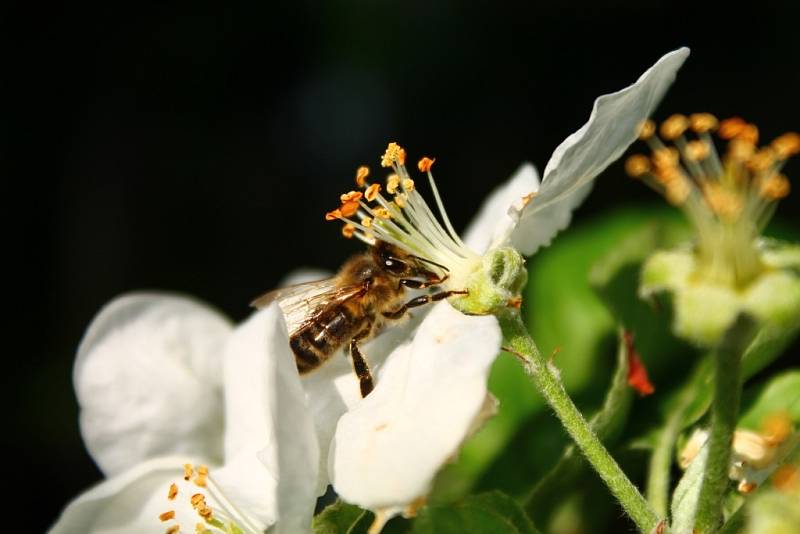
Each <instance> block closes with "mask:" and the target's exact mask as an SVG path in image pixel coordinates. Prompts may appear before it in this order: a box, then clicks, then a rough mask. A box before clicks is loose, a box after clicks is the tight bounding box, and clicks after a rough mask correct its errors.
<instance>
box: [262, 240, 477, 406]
mask: <svg viewBox="0 0 800 534" xmlns="http://www.w3.org/2000/svg"><path fill="white" fill-rule="evenodd" d="M432 269H436V270H439V271H441V273H442V274H437V273H436V272H434V270H432ZM448 276H449V271H448V270H447V268H446V267H444V266H442V265H439V264H437V263H434V262H432V261H430V260H426V259H424V258H420V257H418V256H414V255H412V254H409V253H407V252H404V251H403V250H401V249H400V248H398V247H396V246H394V245H391V244H389V243H387V242H385V241H377V242H376V243H375V245H374V246H372V247H370V250H369V251H367V252H365V253H362V254H358V255H356V256H353V257H352V258H350V259H349V260H347V261H346V262H345V263H344V265H342V267H341V269H339V272H338V273H337V274H336V275H335V276H333V277H332V278H327V279H325V280H318V281H315V282H308V283H305V284H298V285H295V286H290V287H286V288H282V289H277V290H275V291H271V292H269V293H266V294H264V295H262V296H261V297H259V298H257V299H255V300H254V301H253V302H252V303H251V305H252V306H254V307H256V308H263V307H265V306H267V305H268V304H270V303H272V302H276V301H277V303H278V305H279V306H280V308H281V310H282V311H283V314H284V316H285V317H286V324H287V327H288V330H289V345H290V346H291V349H292V352H293V353H294V356H295V361H296V363H297V370H298V371H299V372H300V374H301V375H302V374H305V373H308V372H310V371H313V370H314V369H316V368H318V367H319V366H320V365H322V364H323V363H324V362H325V361H326V360H328V359H329V358H330V357H331V356H333V355H334V354H335V353H336V352H337V351H338V350H339V349H341V348H342V347H344V346H345V345H347V348H348V350H349V352H350V356H351V358H352V363H353V370H354V371H355V373H356V375H357V376H358V380H359V386H360V389H361V396H362V397H366V396H367V395H368V394H369V393H370V392H371V391H372V389H373V387H374V381H373V378H372V373H371V372H370V368H369V364H368V363H367V361H366V359H365V358H364V355H363V354H362V353H361V351H360V350H359V347H358V344H359V343H360V342H363V341H365V340H367V339H369V338H370V337H371V336H373V335H374V334H375V333H376V332H377V331H378V330H379V329H380V327H381V326H382V325H383V324H384V323H385V322H386V321H387V320H396V319H400V318H402V317H403V316H404V315H405V313H406V311H407V310H408V309H409V308H414V307H417V306H422V305H424V304H427V303H429V302H435V301H439V300H442V299H445V298H447V297H450V296H451V295H457V294H465V293H466V292H465V291H440V292H437V293H433V294H425V295H421V296H418V297H414V298H412V299H410V300H408V301H407V302H405V301H404V296H405V290H406V289H426V288H430V287H435V286H438V285H439V284H442V283H443V282H444V281H445V280H447V278H448Z"/></svg>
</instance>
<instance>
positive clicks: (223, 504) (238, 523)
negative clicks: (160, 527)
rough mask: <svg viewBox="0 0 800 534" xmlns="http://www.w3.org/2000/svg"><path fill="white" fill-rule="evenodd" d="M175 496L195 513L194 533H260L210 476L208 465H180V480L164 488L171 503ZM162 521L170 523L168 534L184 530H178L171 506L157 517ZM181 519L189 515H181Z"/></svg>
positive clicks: (179, 528)
mask: <svg viewBox="0 0 800 534" xmlns="http://www.w3.org/2000/svg"><path fill="white" fill-rule="evenodd" d="M176 499H186V500H187V501H188V502H189V504H190V505H191V507H192V510H194V513H195V514H196V516H197V517H196V518H195V521H197V519H199V520H200V521H197V522H196V523H195V532H196V533H197V534H260V533H261V532H262V529H260V528H259V527H258V526H257V524H256V522H255V521H254V520H252V519H251V518H249V517H248V515H247V514H246V513H245V512H244V511H243V510H241V509H240V508H238V507H237V506H236V505H235V504H234V503H233V502H232V501H231V500H230V499H228V498H227V497H226V496H225V493H224V492H223V490H222V488H220V486H219V485H218V484H216V482H214V479H213V478H212V477H211V475H210V474H209V471H208V467H206V466H205V465H199V466H197V467H196V468H195V467H194V466H193V465H192V464H185V465H184V466H183V480H182V481H178V482H177V483H175V482H173V483H172V484H170V487H169V489H168V491H167V500H168V501H170V503H172V502H175V501H176ZM158 518H159V520H161V522H162V523H171V524H170V525H168V527H167V530H166V532H167V534H177V533H178V532H185V531H183V530H181V525H180V523H179V522H178V519H179V518H178V517H177V515H176V513H175V510H174V509H169V510H167V511H165V512H164V513H162V514H161V515H159V516H158ZM180 519H182V520H187V519H188V518H183V517H181V518H180Z"/></svg>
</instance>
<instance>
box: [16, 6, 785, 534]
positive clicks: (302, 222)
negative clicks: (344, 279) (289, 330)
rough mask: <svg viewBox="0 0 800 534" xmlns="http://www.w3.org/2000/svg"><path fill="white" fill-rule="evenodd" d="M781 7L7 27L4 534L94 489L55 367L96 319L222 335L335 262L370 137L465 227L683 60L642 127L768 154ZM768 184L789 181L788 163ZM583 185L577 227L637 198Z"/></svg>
mask: <svg viewBox="0 0 800 534" xmlns="http://www.w3.org/2000/svg"><path fill="white" fill-rule="evenodd" d="M791 3H792V2H786V3H784V4H781V3H772V2H758V3H754V4H753V5H752V6H751V7H750V8H749V9H748V10H746V11H745V10H743V8H733V7H728V8H726V9H724V10H713V11H712V10H708V11H704V10H703V9H701V8H698V7H696V6H695V7H690V6H674V5H671V6H669V7H667V5H666V4H667V3H666V2H665V3H663V5H662V3H659V2H653V3H649V4H641V3H635V4H633V6H635V7H630V6H626V5H624V3H620V2H613V3H612V5H613V7H608V8H601V7H600V4H593V5H592V6H591V7H584V6H581V5H577V4H573V3H571V2H562V3H556V2H553V3H548V5H546V6H545V7H542V6H537V5H535V4H532V3H531V4H527V3H525V4H522V3H521V4H507V3H500V4H496V3H494V2H471V3H469V5H466V3H462V2H455V1H452V2H430V3H429V2H413V1H405V2H368V1H359V2H287V3H272V4H267V3H258V5H253V6H241V5H235V4H227V3H226V5H225V6H223V5H221V4H222V3H218V4H219V5H216V6H212V7H202V6H199V5H198V4H197V3H192V4H191V5H189V4H187V5H185V6H162V7H159V8H155V9H143V8H142V7H141V6H135V7H130V8H125V7H121V6H119V5H116V6H115V7H104V8H100V9H97V8H94V7H93V8H91V9H90V8H88V7H74V6H69V7H64V6H62V7H54V6H48V7H46V8H45V6H44V5H43V4H42V5H38V4H30V3H28V4H26V5H25V6H24V7H20V6H18V7H11V8H10V9H8V8H7V9H5V10H4V15H3V18H4V26H5V29H4V30H3V34H4V35H6V36H8V37H11V40H10V41H9V43H10V44H9V45H6V47H5V50H4V52H5V53H6V54H7V60H6V61H4V64H5V65H4V66H5V69H4V71H5V72H4V75H3V76H2V78H3V80H4V81H3V84H4V85H5V87H6V89H10V93H8V95H9V96H7V97H6V98H5V99H4V101H3V102H4V106H3V109H4V113H3V116H4V119H5V120H3V121H2V122H3V123H4V125H5V126H6V127H7V130H6V131H5V132H3V134H2V135H3V138H2V143H3V150H2V152H3V153H4V159H5V160H6V162H7V163H8V164H9V166H8V171H7V172H6V173H4V174H5V176H4V178H5V184H6V191H7V194H8V196H7V197H6V205H7V206H8V207H10V209H7V210H6V215H7V219H8V222H7V223H6V228H7V233H8V235H9V237H10V242H11V247H10V248H11V251H10V252H9V253H8V254H7V256H6V264H7V265H9V266H10V267H11V269H12V273H13V274H11V275H8V279H7V282H6V283H7V287H8V288H9V289H10V290H11V291H10V292H11V295H10V298H9V301H10V302H14V303H16V304H15V305H13V306H10V308H11V310H10V311H11V312H12V314H13V316H14V318H15V321H14V322H12V323H11V324H12V327H11V328H9V329H8V331H7V337H8V338H9V339H11V340H12V341H13V343H11V344H10V345H9V348H7V349H6V350H7V352H6V353H5V355H4V361H5V362H7V364H6V367H5V372H4V373H3V379H4V382H5V384H4V391H5V392H6V394H7V395H9V396H10V399H9V401H8V403H7V405H6V406H7V409H6V419H9V420H10V421H8V422H9V423H10V425H6V426H5V428H6V431H5V432H4V433H3V440H4V442H5V443H4V448H6V449H7V454H6V455H5V459H6V464H7V466H8V465H10V467H11V471H10V474H11V477H8V476H6V477H5V478H6V484H11V485H10V486H9V487H13V488H14V491H15V492H17V493H18V494H19V495H21V496H23V497H22V500H23V501H27V502H26V504H28V505H30V506H35V512H34V513H32V514H27V515H26V516H25V519H24V522H25V530H27V529H28V528H30V529H31V531H34V532H35V531H40V530H42V529H44V528H45V527H46V526H47V525H48V524H50V523H51V522H52V521H53V520H54V518H55V517H56V515H57V513H58V511H59V510H60V508H61V507H62V506H63V505H64V503H65V502H67V501H68V500H69V499H70V498H71V497H73V496H74V495H76V494H77V493H78V492H79V491H81V490H82V489H84V488H86V487H87V486H89V485H90V484H92V483H93V482H95V481H97V480H99V478H100V473H99V472H98V471H97V469H96V468H95V467H94V465H93V463H92V461H91V459H90V458H89V456H88V455H87V454H86V452H85V451H84V448H83V445H82V443H81V441H80V436H79V433H78V426H77V406H76V404H75V399H74V395H73V392H72V386H71V381H70V379H71V376H70V373H71V364H72V359H73V357H74V353H75V349H76V347H77V345H78V342H79V341H80V338H81V335H82V333H83V330H84V328H85V327H86V326H87V325H88V323H89V322H90V320H91V318H92V316H93V314H94V313H95V312H96V311H97V310H98V309H99V308H100V307H101V306H102V305H103V304H104V303H105V302H107V301H108V300H109V299H111V298H113V297H114V296H115V295H118V294H120V293H123V292H126V291H130V290H134V289H143V288H153V289H169V290H172V291H180V292H185V293H189V294H192V295H196V296H197V297H199V298H201V299H203V300H206V301H208V302H210V303H212V304H214V305H216V306H217V307H219V308H220V309H222V310H223V311H224V312H226V313H227V314H229V315H230V316H231V317H232V318H233V319H235V320H239V319H241V318H243V317H245V316H246V314H247V313H248V308H247V303H248V302H249V301H250V299H251V298H252V297H253V296H255V295H257V294H259V293H260V292H262V291H263V290H266V289H269V288H270V287H273V286H275V284H276V283H277V282H278V281H279V280H280V278H281V277H282V276H283V275H284V274H285V273H286V272H287V271H289V270H290V269H292V268H294V267H297V266H300V265H309V266H320V267H325V268H328V269H334V268H335V267H336V266H337V265H338V264H340V263H341V262H342V260H343V259H344V258H346V257H347V256H348V255H350V254H352V253H353V252H354V251H355V250H358V249H359V244H358V243H357V242H347V241H345V240H343V239H342V238H341V237H340V235H339V225H338V224H332V223H327V224H326V223H325V221H324V220H323V217H322V216H323V214H324V212H325V211H327V210H329V209H332V208H333V207H336V204H337V198H338V194H339V193H340V192H343V191H346V190H348V189H350V188H351V187H352V176H353V173H354V170H355V168H356V167H357V166H358V165H360V164H364V163H366V164H370V165H371V166H372V168H373V170H377V168H378V158H379V156H380V154H381V153H382V151H383V149H384V147H385V145H386V143H387V141H391V140H396V141H400V142H401V143H403V144H404V145H405V146H406V147H407V149H408V151H409V153H410V155H411V158H412V160H413V161H416V159H417V158H418V157H420V156H422V155H423V154H425V155H431V156H436V157H437V162H436V166H435V167H434V171H435V174H436V177H437V181H438V182H439V188H440V190H441V192H442V194H443V196H444V198H445V202H446V204H447V207H448V210H449V211H450V214H451V217H452V219H453V220H454V224H455V226H456V227H457V228H463V227H464V225H465V224H466V223H467V222H468V221H469V219H470V217H471V215H472V214H473V213H474V212H475V210H476V209H477V207H478V206H479V205H480V203H481V201H482V199H483V198H484V197H485V195H486V194H487V193H488V192H489V191H490V190H492V189H493V188H494V187H495V186H497V185H498V184H500V183H501V182H502V181H503V180H504V179H505V178H507V177H508V176H509V175H510V174H511V173H512V172H513V171H514V170H515V169H516V167H517V166H518V165H519V164H520V163H521V162H522V161H524V160H530V161H533V162H534V163H535V164H536V166H537V167H538V168H539V170H540V171H541V170H542V169H543V168H544V165H545V164H546V162H547V160H548V158H549V156H550V154H551V152H552V150H553V149H554V148H555V147H556V146H557V145H558V144H559V143H560V142H561V141H562V140H563V139H564V137H566V136H567V135H568V134H569V133H571V132H572V131H574V130H575V129H577V128H578V127H580V126H581V125H582V124H583V122H585V120H586V119H587V118H588V116H589V112H590V110H591V105H592V102H593V100H594V98H595V97H597V96H599V95H601V94H603V93H607V92H611V91H616V90H618V89H621V88H623V87H625V86H626V85H628V84H630V83H632V82H633V81H634V80H635V79H636V78H637V77H638V76H639V75H640V74H641V73H642V72H643V71H644V70H645V69H646V68H647V67H649V66H650V65H651V64H652V63H654V62H655V61H656V60H657V59H658V58H659V57H660V56H661V55H662V54H664V53H666V52H668V51H670V50H672V49H675V48H677V47H679V46H683V45H687V46H690V47H692V49H693V51H692V55H691V56H690V58H689V60H688V62H687V64H686V65H685V67H684V68H683V70H682V71H681V72H680V73H679V75H678V79H677V82H676V83H675V85H674V86H673V88H672V90H671V91H670V92H669V93H668V95H667V98H666V99H665V100H664V103H663V106H662V107H661V108H660V109H659V111H658V112H657V117H658V118H665V117H666V116H667V115H668V114H670V113H672V112H676V111H681V112H693V111H710V112H713V113H715V114H717V115H719V116H721V117H724V116H728V115H732V114H738V115H742V116H743V117H745V118H747V119H749V120H752V121H754V122H755V123H756V124H758V125H759V126H760V127H761V130H762V133H763V135H764V137H766V138H767V139H770V138H772V137H774V136H775V135H778V134H780V133H783V132H784V131H786V130H790V129H794V130H797V129H798V128H800V120H798V118H799V117H800V114H798V112H797V105H798V94H800V80H798V76H799V74H798V73H800V60H799V59H798V57H799V56H798V52H800V50H799V49H798V44H797V43H798V38H797V33H796V32H797V30H798V26H800V17H799V16H798V15H799V13H798V10H797V8H792V7H790V4H791ZM794 3H795V4H796V2H794ZM254 4H256V3H254ZM556 5H563V6H569V7H562V8H559V9H556V8H555V7H554V6H556ZM4 167H5V165H4ZM786 172H787V174H788V175H789V176H790V178H791V176H792V174H794V175H795V180H796V178H797V174H798V172H800V166H799V165H798V164H797V162H793V163H790V165H788V166H787V168H786ZM600 182H601V183H600V184H599V185H598V186H597V187H596V189H595V192H594V194H593V195H592V196H591V197H590V198H589V201H588V202H587V203H586V204H585V205H584V207H582V208H581V210H580V211H579V212H578V215H577V218H578V219H579V220H580V219H585V218H586V217H587V216H589V215H591V214H593V213H598V212H601V211H603V210H608V209H610V208H611V207H613V206H616V205H620V204H625V203H631V202H658V201H659V200H658V199H656V198H655V195H654V194H652V193H651V192H650V191H649V190H646V189H645V188H644V187H643V186H642V185H640V184H636V183H631V182H630V181H629V180H627V179H625V178H624V176H623V173H622V171H621V164H616V165H614V166H612V167H611V168H610V169H609V170H608V171H607V172H606V173H605V175H603V176H602V177H601V178H600ZM794 183H795V184H796V183H797V182H796V181H795V182H794ZM798 198H800V197H799V196H798V195H797V194H796V193H795V194H794V195H793V196H790V197H789V198H788V199H786V201H784V202H783V203H782V205H781V207H780V209H779V211H778V216H779V217H780V218H782V219H783V220H784V222H788V223H789V224H794V225H796V224H797V220H798V219H797V208H798V207H800V201H798ZM6 472H7V473H8V471H6Z"/></svg>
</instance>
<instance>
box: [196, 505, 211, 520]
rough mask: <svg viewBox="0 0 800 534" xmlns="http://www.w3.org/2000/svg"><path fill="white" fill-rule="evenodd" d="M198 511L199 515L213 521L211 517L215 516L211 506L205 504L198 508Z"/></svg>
mask: <svg viewBox="0 0 800 534" xmlns="http://www.w3.org/2000/svg"><path fill="white" fill-rule="evenodd" d="M197 513H198V515H200V517H202V518H203V519H205V520H206V521H211V519H212V518H213V517H214V511H213V510H212V509H211V508H209V507H208V506H204V507H202V508H199V509H198V510H197Z"/></svg>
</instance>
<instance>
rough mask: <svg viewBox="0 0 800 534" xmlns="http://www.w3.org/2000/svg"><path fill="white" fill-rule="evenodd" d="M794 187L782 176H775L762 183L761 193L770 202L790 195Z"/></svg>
mask: <svg viewBox="0 0 800 534" xmlns="http://www.w3.org/2000/svg"><path fill="white" fill-rule="evenodd" d="M791 190H792V186H791V185H790V184H789V180H788V179H787V178H786V176H784V175H782V174H773V175H772V176H769V177H768V178H765V179H764V180H762V181H761V186H760V187H759V193H761V196H762V197H764V198H766V199H768V200H778V199H781V198H783V197H785V196H787V195H788V194H789V192H790V191H791Z"/></svg>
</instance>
